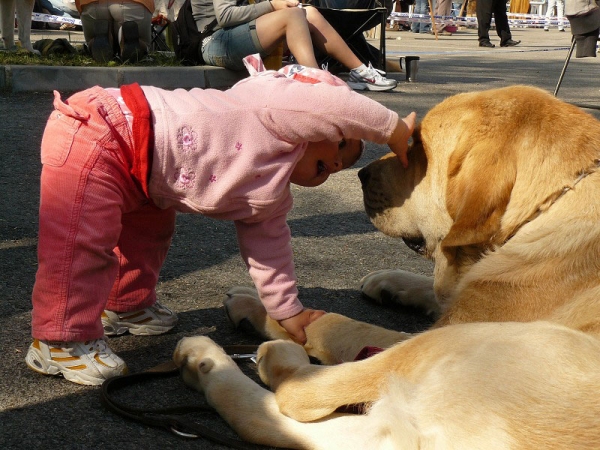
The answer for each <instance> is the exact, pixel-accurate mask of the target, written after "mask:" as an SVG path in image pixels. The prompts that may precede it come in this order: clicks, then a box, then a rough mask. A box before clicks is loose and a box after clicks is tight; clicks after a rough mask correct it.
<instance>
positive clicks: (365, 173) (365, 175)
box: [358, 167, 370, 187]
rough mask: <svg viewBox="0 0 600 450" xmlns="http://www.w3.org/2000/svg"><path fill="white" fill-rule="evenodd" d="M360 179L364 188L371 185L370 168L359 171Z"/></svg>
mask: <svg viewBox="0 0 600 450" xmlns="http://www.w3.org/2000/svg"><path fill="white" fill-rule="evenodd" d="M358 178H359V179H360V183H361V184H362V185H363V187H364V186H366V185H367V184H368V183H369V178H370V175H369V169H368V167H363V168H362V169H360V170H359V171H358Z"/></svg>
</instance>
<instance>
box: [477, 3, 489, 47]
mask: <svg viewBox="0 0 600 450" xmlns="http://www.w3.org/2000/svg"><path fill="white" fill-rule="evenodd" d="M476 13H477V36H478V39H479V45H482V43H487V42H490V26H491V24H492V0H477V4H476Z"/></svg>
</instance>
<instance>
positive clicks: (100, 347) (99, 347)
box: [83, 338, 108, 356]
mask: <svg viewBox="0 0 600 450" xmlns="http://www.w3.org/2000/svg"><path fill="white" fill-rule="evenodd" d="M83 345H84V346H86V347H87V348H88V350H89V351H92V350H93V351H95V352H96V353H98V354H99V355H106V356H108V352H107V351H106V349H107V348H108V344H107V343H106V341H105V340H104V338H100V339H95V340H93V341H85V342H84V343H83Z"/></svg>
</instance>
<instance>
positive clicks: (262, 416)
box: [173, 336, 308, 448]
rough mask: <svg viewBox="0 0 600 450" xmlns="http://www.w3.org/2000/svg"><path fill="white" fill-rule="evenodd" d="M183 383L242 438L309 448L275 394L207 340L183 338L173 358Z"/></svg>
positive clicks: (285, 446)
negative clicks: (279, 405) (196, 392)
mask: <svg viewBox="0 0 600 450" xmlns="http://www.w3.org/2000/svg"><path fill="white" fill-rule="evenodd" d="M173 360H174V362H175V364H176V365H177V366H178V367H179V368H180V370H181V374H182V377H183V380H184V382H185V383H186V384H187V385H189V386H191V387H193V388H194V389H196V390H198V391H200V392H203V393H204V395H205V396H206V400H207V401H208V403H209V404H210V405H211V406H212V407H214V408H215V409H216V410H217V412H218V413H219V414H220V415H221V417H223V419H224V420H225V421H226V422H227V423H228V424H229V425H230V426H231V427H232V428H233V429H234V430H235V431H236V433H238V434H239V435H240V437H242V439H244V440H246V441H249V442H253V443H256V444H263V445H269V446H276V447H284V448H308V445H307V444H306V442H304V438H303V436H302V434H301V433H296V431H295V430H294V426H295V423H294V421H293V420H291V419H289V418H287V417H285V416H283V415H282V414H281V413H280V412H279V409H278V407H277V404H276V402H275V397H274V395H273V393H272V392H269V391H268V390H266V389H263V388H262V387H260V386H259V385H258V384H256V383H255V382H253V381H252V380H251V379H249V378H248V377H246V376H245V375H244V374H243V373H242V371H241V370H240V369H239V368H238V366H237V364H236V363H235V362H234V361H233V360H232V359H231V358H230V357H229V356H227V355H226V354H225V352H224V351H223V349H222V348H220V347H219V346H217V345H216V344H215V343H214V342H213V341H212V340H210V339H209V338H207V337H205V336H197V337H190V338H184V339H182V340H181V341H179V343H178V345H177V348H176V349H175V353H174V355H173Z"/></svg>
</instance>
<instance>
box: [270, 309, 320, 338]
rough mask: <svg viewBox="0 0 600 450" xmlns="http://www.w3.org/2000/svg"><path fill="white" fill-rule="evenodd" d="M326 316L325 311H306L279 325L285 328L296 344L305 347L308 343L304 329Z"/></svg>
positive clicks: (281, 321)
mask: <svg viewBox="0 0 600 450" xmlns="http://www.w3.org/2000/svg"><path fill="white" fill-rule="evenodd" d="M323 314H325V311H321V310H316V309H305V310H303V311H302V312H301V313H299V314H296V315H295V316H292V317H289V318H287V319H283V320H280V321H279V325H281V326H282V327H283V328H285V331H287V332H288V334H289V335H290V336H291V338H292V339H293V340H294V342H297V343H298V344H302V345H304V344H305V343H306V333H305V332H304V328H305V327H307V326H308V325H309V324H310V323H312V322H314V321H315V320H317V319H318V318H319V317H321V316H322V315H323Z"/></svg>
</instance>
